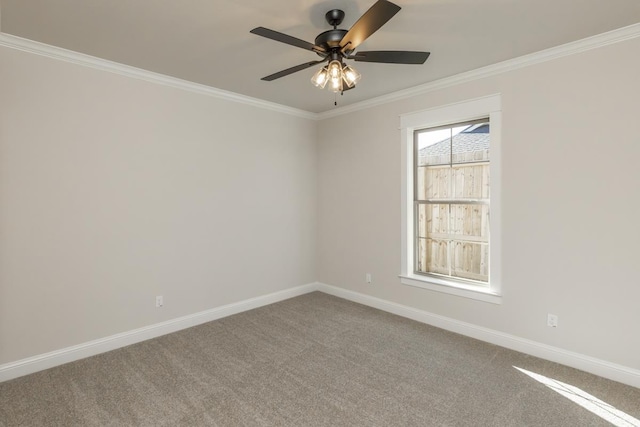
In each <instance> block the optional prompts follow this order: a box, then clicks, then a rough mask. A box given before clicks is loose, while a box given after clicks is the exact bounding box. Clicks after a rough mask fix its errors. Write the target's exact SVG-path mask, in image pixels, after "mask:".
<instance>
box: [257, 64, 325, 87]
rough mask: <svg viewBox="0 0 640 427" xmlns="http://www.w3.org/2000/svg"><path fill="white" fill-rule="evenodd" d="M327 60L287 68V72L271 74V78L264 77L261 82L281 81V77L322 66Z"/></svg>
mask: <svg viewBox="0 0 640 427" xmlns="http://www.w3.org/2000/svg"><path fill="white" fill-rule="evenodd" d="M325 61H326V59H321V60H320V61H311V62H305V63H304V64H300V65H296V66H295V67H291V68H287V69H286V70H282V71H278V72H277V73H274V74H271V75H269V76H266V77H263V78H261V79H260V80H264V81H267V82H270V81H272V80H275V79H279V78H280V77H284V76H288V75H289V74H293V73H297V72H298V71H302V70H304V69H306V68H309V67H313V66H314V65H316V64H320V63H322V62H325Z"/></svg>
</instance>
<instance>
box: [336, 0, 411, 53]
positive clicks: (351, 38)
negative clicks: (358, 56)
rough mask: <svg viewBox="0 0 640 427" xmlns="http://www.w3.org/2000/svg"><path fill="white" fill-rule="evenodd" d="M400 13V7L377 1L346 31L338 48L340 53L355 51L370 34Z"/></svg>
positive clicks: (388, 2)
mask: <svg viewBox="0 0 640 427" xmlns="http://www.w3.org/2000/svg"><path fill="white" fill-rule="evenodd" d="M399 11H400V6H398V5H395V4H393V3H391V2H390V1H387V0H378V1H377V2H376V3H375V4H374V5H373V6H371V8H369V10H367V11H366V12H365V13H364V15H362V16H361V17H360V19H358V21H357V22H356V23H355V24H353V27H351V28H350V29H349V31H347V34H345V35H344V37H343V38H342V40H340V47H341V49H342V52H345V53H349V52H352V51H353V50H355V48H356V47H358V46H359V45H360V43H362V42H363V41H365V40H366V39H367V37H369V36H370V35H371V34H373V33H375V32H376V31H378V29H380V27H382V26H383V25H384V24H386V23H387V21H389V20H390V19H391V18H393V16H394V15H395V14H396V13H398V12H399Z"/></svg>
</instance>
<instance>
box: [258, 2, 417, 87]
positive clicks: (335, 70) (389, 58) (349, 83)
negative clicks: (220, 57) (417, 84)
mask: <svg viewBox="0 0 640 427" xmlns="http://www.w3.org/2000/svg"><path fill="white" fill-rule="evenodd" d="M399 11H400V6H398V5H396V4H393V3H391V2H390V1H387V0H378V1H377V2H376V3H375V4H374V5H373V6H371V8H369V10H367V11H366V12H365V13H364V14H363V15H362V16H361V17H360V19H358V21H357V22H356V23H355V24H353V26H352V27H351V28H350V29H349V30H341V29H339V28H338V25H340V24H341V23H342V20H343V19H344V12H343V11H342V10H340V9H332V10H330V11H328V12H327V13H326V14H325V19H326V20H327V22H328V23H329V25H331V26H332V27H333V29H332V30H328V31H325V32H323V33H320V34H318V36H317V37H316V39H315V41H314V43H309V42H306V41H304V40H300V39H298V38H296V37H292V36H289V35H287V34H283V33H280V32H278V31H274V30H270V29H268V28H264V27H257V28H254V29H253V30H251V33H253V34H257V35H259V36H262V37H266V38H268V39H271V40H275V41H278V42H281V43H286V44H288V45H291V46H295V47H299V48H302V49H306V50H310V51H312V52H315V53H316V54H318V55H319V56H320V57H321V58H322V59H320V60H317V61H310V62H305V63H304V64H300V65H296V66H295V67H291V68H287V69H286V70H282V71H278V72H277V73H274V74H271V75H268V76H266V77H263V78H262V79H261V80H265V81H272V80H275V79H279V78H281V77H284V76H288V75H289V74H293V73H296V72H298V71H302V70H304V69H307V68H309V67H312V66H314V65H316V64H321V63H323V62H328V64H327V65H326V66H324V67H322V68H321V69H320V70H318V72H316V73H315V74H314V76H313V77H312V78H311V82H312V83H313V84H314V85H315V86H316V87H320V88H324V87H325V86H326V85H327V83H329V82H330V85H329V88H330V89H331V90H332V91H333V92H343V91H345V90H349V89H352V88H353V87H355V85H356V83H358V81H359V80H360V73H358V72H357V71H356V70H355V68H353V67H351V66H349V65H346V64H345V63H344V60H345V59H353V60H354V61H356V62H358V61H359V62H379V63H386V64H424V62H425V61H426V60H427V58H428V57H429V52H415V51H404V50H374V51H366V52H355V50H356V48H357V47H358V46H359V45H360V44H361V43H362V42H363V41H365V40H366V39H367V38H368V37H369V36H370V35H372V34H373V33H375V32H376V31H378V30H379V29H380V27H382V26H383V25H384V24H386V23H387V21H389V20H390V19H391V18H393V16H394V15H395V14H396V13H398V12H399Z"/></svg>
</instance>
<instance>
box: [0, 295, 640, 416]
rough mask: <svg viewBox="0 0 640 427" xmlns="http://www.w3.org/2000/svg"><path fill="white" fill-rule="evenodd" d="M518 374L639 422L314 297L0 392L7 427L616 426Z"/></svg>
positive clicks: (450, 339) (459, 343) (591, 389)
mask: <svg viewBox="0 0 640 427" xmlns="http://www.w3.org/2000/svg"><path fill="white" fill-rule="evenodd" d="M514 366H517V367H520V368H523V369H526V370H529V371H532V372H535V373H538V374H542V375H545V376H547V377H550V378H554V379H556V380H559V381H563V382H565V383H569V384H572V385H574V386H576V387H579V388H580V389H582V390H584V391H586V392H588V393H590V394H591V395H593V396H595V397H597V398H599V399H601V400H604V401H605V402H607V403H608V404H610V405H613V406H614V407H616V408H617V409H619V410H622V411H624V412H626V413H627V414H629V415H631V416H633V417H635V418H640V389H636V388H633V387H629V386H625V385H622V384H619V383H616V382H613V381H609V380H605V379H603V378H599V377H596V376H593V375H590V374H587V373H584V372H581V371H578V370H575V369H571V368H568V367H565V366H561V365H558V364H554V363H551V362H547V361H544V360H541V359H538V358H535V357H531V356H527V355H524V354H521V353H517V352H514V351H510V350H507V349H504V348H501V347H497V346H494V345H491V344H486V343H483V342H480V341H477V340H474V339H471V338H466V337H463V336H460V335H457V334H453V333H450V332H446V331H443V330H441V329H437V328H434V327H430V326H427V325H423V324H421V323H418V322H414V321H411V320H407V319H404V318H401V317H398V316H394V315H391V314H388V313H385V312H381V311H378V310H375V309H372V308H369V307H365V306H362V305H359V304H354V303H352V302H349V301H345V300H342V299H339V298H335V297H332V296H329V295H326V294H323V293H319V292H314V293H311V294H307V295H303V296H301V297H297V298H293V299H290V300H287V301H283V302H280V303H277V304H273V305H270V306H266V307H262V308H259V309H256V310H252V311H248V312H245V313H241V314H237V315H235V316H230V317H227V318H224V319H221V320H217V321H214V322H210V323H206V324H204V325H201V326H197V327H194V328H190V329H187V330H184V331H180V332H177V333H174V334H171V335H166V336H163V337H160V338H156V339H153V340H149V341H146V342H143V343H140V344H136V345H132V346H129V347H125V348H122V349H119V350H115V351H112V352H109V353H105V354H102V355H98V356H94V357H91V358H88V359H84V360H80V361H77V362H74V363H70V364H67V365H63V366H59V367H56V368H53V369H49V370H47V371H43V372H39V373H36V374H32V375H29V376H26V377H22V378H18V379H15V380H12V381H8V382H4V383H1V384H0V425H1V426H3V427H5V426H6V427H8V426H76V425H77V426H107V425H108V426H180V425H184V426H209V425H211V426H245V425H246V426H599V425H610V424H609V423H607V422H606V421H604V420H603V419H602V418H600V417H598V416H597V415H594V414H593V413H591V412H589V411H587V410H586V409H584V408H582V407H580V406H579V405H577V404H575V403H573V402H571V401H570V400H569V399H567V398H565V397H563V396H561V395H559V394H558V393H556V392H555V391H553V390H551V389H550V388H548V387H547V386H545V385H543V384H541V383H539V382H537V381H535V380H533V379H531V378H530V377H529V376H527V375H525V374H523V373H522V372H520V371H518V370H516V369H515V368H514ZM620 425H629V424H620Z"/></svg>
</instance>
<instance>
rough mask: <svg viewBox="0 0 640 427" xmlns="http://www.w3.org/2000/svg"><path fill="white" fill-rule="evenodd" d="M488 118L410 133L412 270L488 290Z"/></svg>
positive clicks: (416, 272) (419, 273)
mask: <svg viewBox="0 0 640 427" xmlns="http://www.w3.org/2000/svg"><path fill="white" fill-rule="evenodd" d="M489 130H490V123H489V119H488V118H484V119H480V120H473V121H467V122H459V123H454V124H451V125H446V126H439V127H434V128H427V129H418V130H415V131H414V144H413V149H414V153H413V159H414V164H413V172H414V173H413V178H414V179H413V181H414V184H413V189H414V192H413V193H414V194H413V196H414V197H413V199H414V215H413V217H414V261H415V262H414V265H413V270H414V273H415V274H418V275H429V276H430V275H434V276H440V277H444V278H447V279H453V280H456V281H462V282H464V283H468V284H472V285H476V286H488V285H489V208H490V181H489V178H490V174H489V172H490V167H489V161H490V156H489V153H490V151H489V141H490V139H489Z"/></svg>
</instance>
